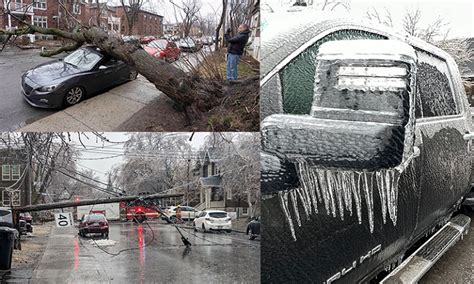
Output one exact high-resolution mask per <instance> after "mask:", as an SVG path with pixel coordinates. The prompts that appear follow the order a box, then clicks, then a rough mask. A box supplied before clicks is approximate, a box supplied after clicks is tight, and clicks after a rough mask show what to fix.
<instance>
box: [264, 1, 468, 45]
mask: <svg viewBox="0 0 474 284" xmlns="http://www.w3.org/2000/svg"><path fill="white" fill-rule="evenodd" d="M315 1H318V0H315ZM265 2H267V3H268V4H269V5H270V6H271V7H272V8H275V9H276V10H278V11H277V12H281V10H282V9H281V8H280V7H281V5H280V4H281V3H288V2H291V3H294V2H295V1H290V0H264V1H263V3H265ZM349 2H350V6H351V9H350V11H346V10H345V9H343V8H340V9H338V10H337V12H336V13H333V15H334V16H335V17H348V16H350V17H351V18H362V19H364V18H366V16H365V14H366V11H367V10H368V9H372V8H376V9H377V10H378V11H379V13H380V14H382V15H383V14H384V13H385V11H386V10H388V11H390V13H391V15H392V18H393V22H394V24H395V28H398V29H401V24H402V19H403V16H404V14H405V12H406V11H407V10H411V11H413V10H415V9H416V8H419V9H420V11H421V26H426V25H427V24H429V23H432V22H434V21H435V20H436V19H437V18H438V17H442V18H443V19H444V20H445V22H446V23H449V26H448V28H449V30H450V31H449V34H448V38H457V37H474V20H473V16H474V4H473V3H474V1H472V0H430V1H427V0H424V1H420V0H412V1H401V0H393V1H389V0H378V1H366V0H365V1H364V0H352V1H349ZM264 11H265V10H264ZM326 14H328V12H326ZM262 17H263V18H264V19H265V12H263V15H262ZM284 22H288V21H284Z"/></svg>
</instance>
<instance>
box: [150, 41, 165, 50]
mask: <svg viewBox="0 0 474 284" xmlns="http://www.w3.org/2000/svg"><path fill="white" fill-rule="evenodd" d="M149 46H150V47H154V48H159V49H165V48H166V41H165V40H155V41H152V42H151V43H150V44H149Z"/></svg>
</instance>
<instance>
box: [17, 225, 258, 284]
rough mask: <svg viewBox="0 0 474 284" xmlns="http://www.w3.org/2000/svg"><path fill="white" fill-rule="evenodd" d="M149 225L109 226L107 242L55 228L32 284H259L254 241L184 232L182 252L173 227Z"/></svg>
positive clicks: (177, 235) (235, 234)
mask: <svg viewBox="0 0 474 284" xmlns="http://www.w3.org/2000/svg"><path fill="white" fill-rule="evenodd" d="M149 225H150V226H148V225H147V224H142V225H136V224H133V223H111V224H110V235H109V241H107V240H101V239H98V238H96V239H95V240H92V239H90V238H82V237H79V236H78V235H77V229H75V228H72V227H70V228H68V229H64V228H57V227H54V228H53V229H52V232H51V236H50V238H49V241H48V243H47V246H46V250H45V252H44V255H43V257H42V259H41V261H40V262H39V264H38V265H37V266H36V267H37V268H36V269H35V271H34V272H33V276H32V279H31V282H32V283H85V282H87V283H92V282H108V283H111V282H113V283H150V281H151V282H160V283H163V282H173V283H174V282H178V283H184V282H192V283H206V282H247V283H249V282H259V279H260V269H259V268H260V243H259V242H258V241H250V240H248V239H247V236H245V235H243V234H240V233H231V234H224V233H223V234H217V233H214V234H213V233H205V234H204V233H202V232H198V233H194V232H193V230H192V229H191V230H190V229H182V231H183V234H184V235H185V236H186V237H187V238H188V239H189V241H190V242H191V243H192V247H190V248H186V247H185V246H184V245H183V243H182V241H181V239H180V235H179V234H178V232H177V230H176V228H174V226H172V225H167V224H160V223H155V222H151V223H149ZM103 242H105V243H103ZM113 243H115V244H113ZM96 244H99V245H100V246H99V247H97V246H96ZM111 244H113V245H111ZM12 281H14V280H13V279H12Z"/></svg>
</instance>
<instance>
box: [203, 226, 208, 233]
mask: <svg viewBox="0 0 474 284" xmlns="http://www.w3.org/2000/svg"><path fill="white" fill-rule="evenodd" d="M202 231H203V232H204V233H205V232H207V230H206V226H204V224H202Z"/></svg>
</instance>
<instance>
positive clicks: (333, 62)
mask: <svg viewBox="0 0 474 284" xmlns="http://www.w3.org/2000/svg"><path fill="white" fill-rule="evenodd" d="M275 20H278V19H275ZM269 21H270V22H271V19H269ZM304 24H305V27H306V28H305V29H304V30H298V33H297V34H298V36H297V37H295V36H294V35H295V34H296V30H295V29H291V28H288V30H282V31H279V33H278V36H276V37H274V38H272V37H269V38H268V39H267V40H266V43H265V46H264V47H263V48H262V53H263V55H262V56H263V57H264V58H265V62H266V64H264V65H262V80H261V98H262V99H261V118H262V145H263V146H262V148H263V149H262V150H263V152H262V183H261V189H262V194H263V197H262V207H261V208H262V211H263V212H262V218H263V219H264V220H265V230H264V232H263V235H262V254H261V257H262V268H261V269H262V275H264V277H263V278H262V282H264V283H270V282H289V281H291V282H308V281H311V282H316V283H332V282H334V281H341V282H344V283H359V282H370V281H371V280H374V279H375V280H377V281H379V280H381V279H380V278H378V277H380V276H381V275H383V274H384V273H391V271H393V269H394V268H395V267H397V266H398V265H399V264H400V263H402V261H404V260H405V257H407V256H408V255H407V251H409V250H412V249H414V248H416V247H415V244H417V243H418V242H419V241H420V240H424V237H426V236H431V234H432V233H433V232H434V231H436V230H438V229H439V228H441V227H442V228H443V229H442V230H440V231H438V232H439V234H437V236H436V238H435V239H434V240H435V241H436V242H438V243H437V245H436V246H431V247H430V245H432V244H433V243H430V242H426V243H423V244H422V246H425V245H426V247H425V248H426V249H424V250H423V251H420V252H419V254H417V257H418V258H415V259H422V260H426V261H424V262H423V263H424V264H425V265H424V266H423V267H422V268H420V267H418V268H417V269H416V271H427V270H428V269H429V268H430V266H431V265H433V263H434V261H433V260H436V259H437V258H435V257H434V256H437V257H439V255H441V254H442V253H444V251H445V250H446V249H447V248H449V247H450V245H451V244H452V243H454V242H455V241H457V240H458V239H459V238H460V237H461V236H462V234H464V233H466V228H468V227H469V222H470V219H469V218H468V217H467V216H464V215H457V216H455V217H454V218H453V219H451V218H452V216H453V213H454V212H456V211H457V210H458V208H459V207H460V204H461V201H462V200H463V197H464V196H465V195H466V193H467V192H469V190H470V174H471V167H470V165H471V158H470V157H471V155H470V150H471V147H472V142H471V139H472V136H473V135H472V134H471V133H472V125H471V113H470V109H469V106H468V102H467V99H466V95H465V92H464V88H463V85H462V80H461V77H460V74H459V71H458V68H457V65H456V63H455V62H454V60H453V58H452V57H451V56H450V55H448V54H447V53H446V52H444V51H442V50H440V49H438V48H436V47H434V46H432V45H430V44H428V43H426V42H423V41H421V40H419V39H417V38H414V37H411V36H408V35H400V34H397V33H395V32H393V31H391V30H389V29H387V28H384V27H377V26H368V25H364V24H361V23H356V22H351V21H350V20H341V19H338V20H326V21H323V22H316V21H315V20H314V18H313V19H312V20H311V21H308V22H305V23H304ZM269 26H270V24H269ZM448 221H450V222H448ZM453 224H455V225H453ZM428 252H429V253H428ZM282 259H287V260H291V263H292V264H293V265H288V262H284V261H281V260H282ZM407 261H408V262H405V263H404V264H403V265H402V266H400V267H408V266H409V265H410V263H409V261H410V259H407ZM420 262H421V261H420ZM404 265H407V266H404ZM295 267H297V269H295ZM275 271H278V273H274V272H275ZM403 271H404V270H403V269H400V270H398V269H397V270H396V271H393V272H394V273H399V272H400V273H403ZM398 275H399V274H398ZM413 275H414V274H412V276H413ZM420 275H422V273H420V274H417V275H416V277H420ZM392 276H393V275H389V277H392ZM394 277H395V278H391V280H393V281H394V282H396V281H397V280H396V279H397V278H396V277H398V276H394ZM413 281H414V282H416V281H417V279H416V278H414V280H413Z"/></svg>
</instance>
